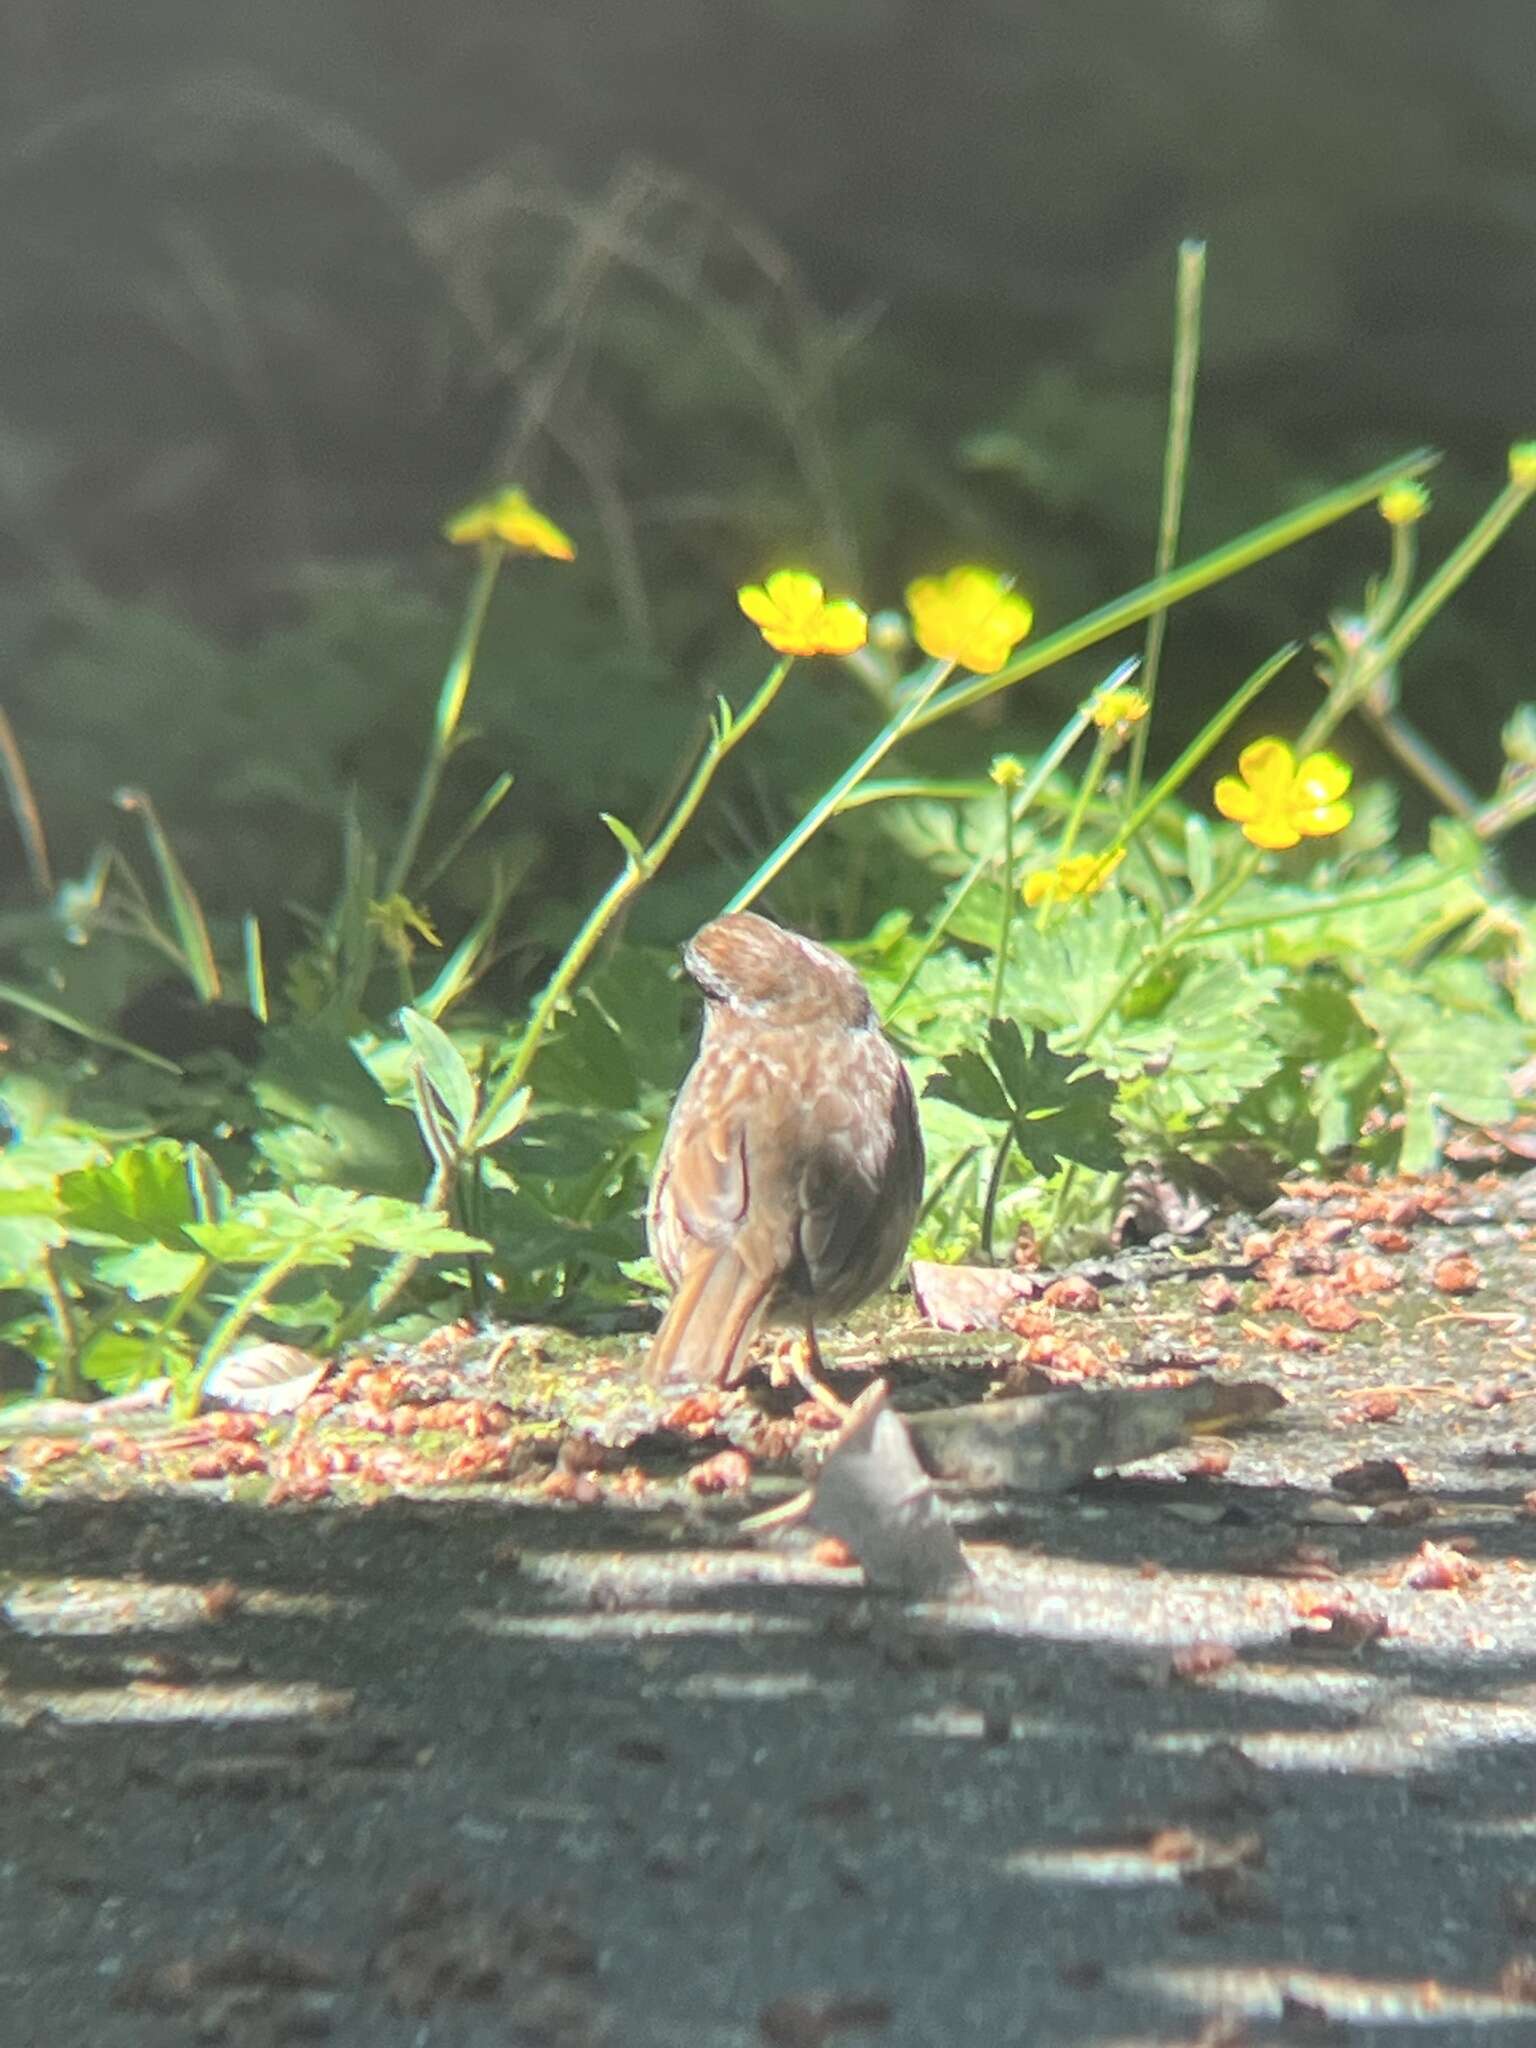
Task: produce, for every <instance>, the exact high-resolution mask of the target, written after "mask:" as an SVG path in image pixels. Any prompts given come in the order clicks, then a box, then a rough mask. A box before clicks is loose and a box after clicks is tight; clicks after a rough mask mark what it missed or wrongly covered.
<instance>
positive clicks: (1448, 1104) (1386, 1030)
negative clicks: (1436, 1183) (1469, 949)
mask: <svg viewBox="0 0 1536 2048" xmlns="http://www.w3.org/2000/svg"><path fill="white" fill-rule="evenodd" d="M1353 1001H1354V1004H1355V1007H1356V1009H1357V1010H1358V1011H1359V1013H1360V1015H1361V1017H1362V1018H1363V1019H1364V1020H1365V1022H1366V1024H1367V1025H1368V1026H1369V1027H1370V1029H1371V1031H1372V1032H1373V1034H1374V1035H1375V1038H1376V1040H1377V1042H1378V1044H1379V1045H1380V1047H1381V1049H1382V1051H1383V1052H1384V1053H1385V1054H1386V1057H1387V1060H1388V1062H1389V1064H1390V1066H1391V1068H1392V1072H1393V1074H1394V1075H1395V1077H1396V1079H1397V1082H1398V1085H1399V1087H1400V1088H1401V1090H1402V1095H1403V1111H1404V1119H1405V1121H1404V1129H1403V1142H1402V1152H1401V1165H1402V1168H1403V1171H1404V1172H1405V1173H1423V1172H1426V1171H1427V1170H1428V1169H1429V1168H1431V1167H1432V1166H1433V1165H1434V1164H1435V1162H1436V1160H1437V1159H1438V1157H1439V1149H1440V1132H1439V1129H1438V1126H1437V1121H1436V1112H1437V1110H1445V1111H1448V1112H1449V1113H1450V1114H1451V1115H1452V1116H1456V1117H1460V1118H1462V1119H1463V1120H1464V1121H1466V1122H1467V1123H1472V1124H1493V1123H1502V1122H1503V1121H1505V1119H1506V1118H1508V1117H1509V1116H1511V1115H1512V1114H1513V1113H1514V1101H1513V1098H1512V1097H1511V1095H1510V1092H1509V1075H1510V1073H1511V1071H1512V1070H1513V1068H1514V1067H1515V1066H1516V1065H1517V1064H1518V1063H1519V1061H1520V1060H1521V1059H1523V1058H1524V1057H1525V1054H1526V1053H1527V1051H1528V1050H1529V1033H1528V1032H1527V1031H1526V1030H1525V1028H1524V1027H1523V1026H1522V1025H1521V1024H1520V1022H1519V1021H1518V1019H1516V1018H1515V1017H1514V1016H1512V1015H1511V1014H1510V1013H1509V1012H1508V1011H1507V1010H1505V1009H1504V1008H1503V1007H1502V1004H1501V1000H1500V997H1499V994H1498V991H1497V990H1496V989H1495V988H1494V987H1493V985H1492V984H1491V983H1490V981H1489V980H1488V978H1487V976H1486V974H1485V973H1484V972H1483V970H1482V969H1481V968H1480V967H1479V966H1478V965H1477V963H1476V962H1475V961H1472V960H1442V961H1436V962H1435V963H1434V965H1433V966H1431V967H1430V968H1429V969H1428V970H1426V972H1425V973H1424V975H1423V976H1422V977H1421V978H1420V980H1419V981H1418V982H1417V983H1413V982H1410V981H1409V980H1408V979H1407V977H1406V976H1405V975H1403V974H1400V973H1398V972H1396V971H1395V970H1388V971H1386V972H1384V973H1383V974H1381V975H1380V976H1379V977H1378V978H1377V979H1375V980H1374V981H1373V982H1371V983H1370V985H1369V986H1367V987H1365V988H1360V989H1356V990H1355V992H1354V996H1353Z"/></svg>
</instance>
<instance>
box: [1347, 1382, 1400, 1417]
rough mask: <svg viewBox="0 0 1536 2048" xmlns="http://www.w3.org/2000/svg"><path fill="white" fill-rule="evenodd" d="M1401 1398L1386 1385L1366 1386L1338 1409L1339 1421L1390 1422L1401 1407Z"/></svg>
mask: <svg viewBox="0 0 1536 2048" xmlns="http://www.w3.org/2000/svg"><path fill="white" fill-rule="evenodd" d="M1402 1405H1403V1404H1402V1401H1401V1399H1400V1398H1399V1397H1398V1396H1397V1395H1396V1394H1394V1393H1392V1392H1390V1391H1389V1390H1388V1389H1387V1388H1386V1387H1367V1388H1366V1390H1365V1392H1364V1393H1363V1394H1356V1396H1355V1398H1354V1399H1353V1400H1352V1401H1347V1402H1346V1403H1345V1404H1344V1406H1343V1407H1342V1408H1341V1409H1340V1410H1339V1420H1340V1422H1390V1421H1391V1420H1392V1418H1393V1416H1394V1415H1396V1413H1397V1411H1398V1409H1399V1408H1401V1407H1402Z"/></svg>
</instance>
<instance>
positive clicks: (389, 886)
mask: <svg viewBox="0 0 1536 2048" xmlns="http://www.w3.org/2000/svg"><path fill="white" fill-rule="evenodd" d="M506 552H507V550H506V547H505V545H504V544H503V543H502V542H501V541H487V542H486V543H485V544H484V546H483V547H482V549H481V552H480V567H479V569H478V571H477V572H476V575H475V580H474V582H473V583H472V584H471V586H470V592H469V601H468V603H467V604H466V605H465V607H464V622H463V624H462V625H461V626H460V628H459V637H458V641H457V644H456V645H455V647H454V650H453V654H452V656H451V657H450V659H449V662H448V667H447V670H446V672H445V674H444V676H443V682H442V687H441V689H440V690H439V691H438V693H437V713H436V716H435V717H434V719H433V721H432V737H431V740H430V741H429V742H428V746H427V758H426V760H425V761H423V763H422V765H421V779H420V781H419V782H418V783H417V785H416V795H415V797H414V799H413V801H412V803H411V809H410V815H409V816H408V817H407V819H406V821H405V830H404V831H403V832H402V833H401V835H400V844H399V845H398V846H397V847H396V848H395V857H394V859H393V861H391V863H390V866H389V873H388V875H387V876H386V877H385V881H384V890H383V893H384V895H385V896H401V895H404V893H405V885H406V882H407V881H408V880H409V878H410V872H411V869H412V867H413V866H414V865H415V862H416V856H417V854H418V853H419V852H420V850H421V840H422V834H423V833H424V832H425V831H426V829H427V820H428V819H429V818H430V817H431V815H432V806H433V804H434V803H436V801H437V792H438V789H439V788H440V786H441V784H442V780H443V770H444V768H446V767H447V765H448V760H449V756H450V755H451V754H452V752H453V749H454V744H455V741H456V740H457V738H458V731H459V720H460V719H461V718H462V717H463V715H464V700H465V698H466V697H467V696H468V694H469V682H470V677H471V676H472V675H473V674H474V669H475V656H476V655H477V654H478V652H479V650H480V635H481V633H482V632H483V631H484V629H485V618H486V613H487V612H488V611H489V610H490V604H491V593H492V591H494V589H495V588H496V578H497V576H498V574H499V573H500V571H501V564H502V560H503V558H504V557H505V555H506Z"/></svg>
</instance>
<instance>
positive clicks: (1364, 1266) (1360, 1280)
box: [1338, 1252, 1402, 1294]
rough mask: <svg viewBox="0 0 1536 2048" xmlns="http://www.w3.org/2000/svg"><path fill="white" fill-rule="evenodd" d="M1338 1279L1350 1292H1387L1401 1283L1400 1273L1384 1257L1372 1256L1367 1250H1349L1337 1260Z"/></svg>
mask: <svg viewBox="0 0 1536 2048" xmlns="http://www.w3.org/2000/svg"><path fill="white" fill-rule="evenodd" d="M1338 1281H1339V1285H1340V1286H1341V1287H1343V1288H1344V1289H1345V1290H1346V1291H1347V1292H1348V1293H1350V1294H1389V1293H1390V1292H1391V1291H1392V1289H1393V1288H1394V1287H1400V1286H1401V1285H1402V1275H1401V1274H1400V1273H1397V1272H1395V1271H1394V1270H1393V1268H1392V1267H1391V1266H1389V1265H1388V1264H1387V1262H1386V1260H1385V1259H1376V1258H1372V1256H1371V1254H1370V1253H1369V1252H1351V1253H1350V1255H1349V1257H1348V1258H1347V1259H1341V1260H1340V1261H1339V1269H1338Z"/></svg>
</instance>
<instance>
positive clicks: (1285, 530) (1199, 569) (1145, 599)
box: [915, 448, 1529, 837]
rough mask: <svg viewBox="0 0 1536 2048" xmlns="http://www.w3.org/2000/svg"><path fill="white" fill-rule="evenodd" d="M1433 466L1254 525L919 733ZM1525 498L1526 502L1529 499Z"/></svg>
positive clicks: (929, 712)
mask: <svg viewBox="0 0 1536 2048" xmlns="http://www.w3.org/2000/svg"><path fill="white" fill-rule="evenodd" d="M1436 459H1437V458H1436V456H1435V455H1434V453H1433V451H1431V450H1430V449H1426V448H1421V449H1419V450H1417V451H1416V452H1415V453H1414V454H1412V455H1409V456H1406V457H1405V458H1404V459H1403V460H1402V461H1400V462H1392V463H1387V464H1385V465H1384V466H1383V467H1382V468H1380V469H1373V470H1372V471H1371V472H1370V473H1369V475H1367V476H1363V477H1360V478H1359V479H1358V480H1357V481H1356V482H1354V483H1352V484H1345V485H1344V486H1343V487H1342V488H1341V489H1339V490H1336V491H1329V492H1327V493H1326V494H1325V495H1324V496H1323V497H1320V498H1314V499H1313V500H1312V501H1311V502H1310V504H1306V505H1302V506H1300V507H1299V508H1298V509H1297V510H1296V511H1294V512H1286V513H1282V514H1281V516H1280V517H1279V518H1278V519H1272V520H1270V522H1269V523H1268V525H1266V526H1256V527H1255V528H1254V529H1253V531H1252V532H1251V533H1246V534H1244V535H1242V537H1241V538H1240V539H1238V540H1235V541H1230V542H1228V543H1227V545H1226V546H1224V547H1219V548H1214V549H1212V551H1211V552H1210V553H1209V554H1207V555H1199V556H1197V557H1196V559H1195V560H1194V561H1193V562H1186V563H1185V564H1184V566H1183V567H1182V568H1179V569H1174V570H1171V571H1170V572H1169V574H1168V575H1166V576H1154V577H1153V578H1152V580H1151V581H1150V582H1149V583H1142V584H1139V585H1138V586H1137V588H1136V589H1135V590H1129V591H1127V592H1126V593H1125V595H1124V596H1123V597H1117V598H1115V599H1114V600H1113V601H1112V602H1111V603H1109V604H1106V605H1101V606H1100V608H1099V609H1098V610H1097V611H1096V612H1089V613H1087V614H1086V615H1085V616H1084V617H1083V618H1081V619H1077V620H1075V621H1074V622H1073V624H1071V625H1070V626H1063V627H1062V628H1061V630H1060V631H1059V632H1056V633H1050V634H1047V636H1046V637H1045V639H1043V640H1037V641H1036V642H1035V643H1034V645H1033V646H1032V647H1031V648H1030V649H1029V651H1028V652H1027V653H1025V654H1021V655H1019V656H1017V657H1016V658H1015V659H1014V660H1013V661H1011V662H1009V663H1008V664H1007V665H1006V666H1005V667H1003V668H1000V669H999V670H998V671H997V673H996V674H995V675H990V676H972V677H970V678H969V679H968V680H967V681H966V682H963V683H957V684H956V685H955V687H954V688H953V689H952V690H946V691H945V692H944V693H943V695H942V696H940V697H938V698H937V699H936V700H935V701H934V702H933V703H931V704H929V705H928V706H927V707H926V709H925V710H924V712H923V715H922V717H921V718H920V719H918V720H916V721H915V722H916V724H917V725H918V726H919V727H920V728H921V727H923V726H929V725H934V724H936V723H937V722H938V720H939V719H941V718H948V717H950V716H951V715H952V714H953V713H954V712H956V711H965V710H969V708H970V707H971V705H973V704H979V703H981V702H982V701H983V699H985V698H987V697H993V696H995V695H996V694H997V692H998V691H999V690H1007V689H1011V688H1012V686H1013V685H1014V684H1015V683H1018V682H1022V681H1023V680H1024V678H1025V677H1026V676H1033V675H1038V674H1039V673H1040V671H1041V670H1042V669H1047V668H1054V667H1055V665H1056V664H1057V663H1058V662H1061V661H1066V660H1067V659H1069V657H1070V656H1072V655H1074V654H1081V653H1082V651H1083V650H1084V648H1086V647H1094V646H1096V645H1097V644H1098V642H1099V641H1101V640H1107V639H1108V638H1109V637H1110V636H1111V635H1112V634H1114V633H1122V632H1124V631H1125V629H1126V628H1127V627H1128V626H1139V625H1140V624H1141V622H1142V621H1143V620H1144V619H1148V618H1150V617H1151V616H1152V614H1153V613H1154V612H1156V611H1165V610H1167V609H1169V608H1170V607H1171V606H1173V605H1175V604H1179V603H1181V602H1182V601H1183V600H1184V599H1185V598H1186V597H1193V596H1194V595H1195V594H1196V593H1197V592H1198V591H1201V590H1208V589H1210V587H1211V585H1212V584H1213V583H1222V582H1225V581H1226V580H1227V579H1228V578H1229V577H1232V576H1235V575H1237V574H1238V572H1239V571H1240V570H1243V569H1248V568H1251V567H1252V566H1253V565H1254V564H1255V563H1256V562H1262V561H1266V560H1267V559H1268V558H1269V556H1271V555H1275V554H1279V553H1280V551H1281V550H1282V549H1284V548H1288V547H1294V546H1295V544H1296V542H1297V541H1300V540H1305V539H1307V537H1308V536H1309V535H1311V534H1314V533H1320V532H1321V531H1322V530H1323V529H1324V528H1325V527H1328V526H1332V525H1334V524H1335V523H1336V522H1337V521H1338V520H1340V519H1343V518H1345V517H1346V516H1347V515H1348V514H1349V513H1351V512H1355V511H1358V510H1359V508H1360V507H1361V506H1362V505H1369V504H1370V503H1371V502H1372V500H1373V499H1375V498H1378V497H1380V495H1381V493H1382V491H1383V490H1384V489H1385V488H1386V486H1387V485H1388V484H1392V483H1398V482H1400V481H1401V480H1402V479H1403V478H1405V477H1412V476H1418V475H1420V474H1421V473H1422V472H1423V471H1424V470H1426V469H1429V468H1430V467H1431V466H1432V465H1433V463H1434V462H1435V461H1436ZM1511 488H1512V489H1513V488H1515V487H1514V486H1511ZM1522 495H1523V496H1528V495H1529V493H1528V492H1524V493H1523V494H1522ZM1510 516H1511V517H1512V516H1513V515H1512V514H1511V515H1510ZM1506 523H1507V521H1506ZM1500 530H1501V531H1502V528H1501V529H1500ZM1457 580H1458V581H1459V580H1460V579H1459V578H1458V579H1457ZM1442 601H1443V600H1442ZM1128 836H1129V835H1127V837H1128Z"/></svg>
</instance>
